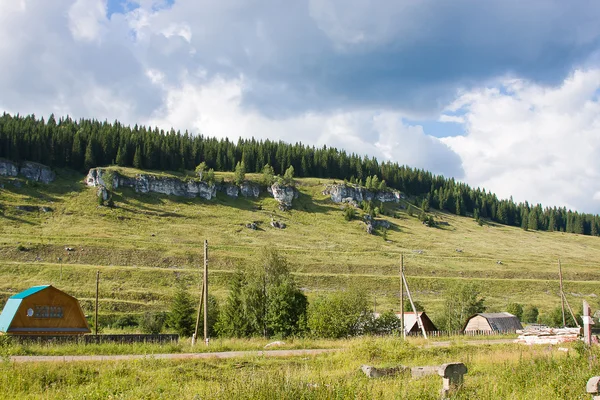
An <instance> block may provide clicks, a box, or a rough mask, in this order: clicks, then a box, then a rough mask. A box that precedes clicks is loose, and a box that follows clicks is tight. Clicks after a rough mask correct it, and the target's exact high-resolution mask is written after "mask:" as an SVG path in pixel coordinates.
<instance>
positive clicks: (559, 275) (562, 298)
mask: <svg viewBox="0 0 600 400" xmlns="http://www.w3.org/2000/svg"><path fill="white" fill-rule="evenodd" d="M558 279H559V283H560V305H561V309H562V319H563V328H564V327H565V326H567V321H566V320H565V294H564V292H563V280H562V267H561V265H560V258H559V259H558Z"/></svg>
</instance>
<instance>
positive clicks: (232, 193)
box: [223, 184, 240, 199]
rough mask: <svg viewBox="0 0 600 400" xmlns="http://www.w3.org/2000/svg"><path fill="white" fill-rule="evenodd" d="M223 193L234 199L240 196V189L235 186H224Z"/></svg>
mask: <svg viewBox="0 0 600 400" xmlns="http://www.w3.org/2000/svg"><path fill="white" fill-rule="evenodd" d="M223 191H224V192H225V194H226V195H227V196H229V197H233V198H236V199H237V197H238V195H239V194H240V188H239V187H237V186H235V185H230V184H225V185H223Z"/></svg>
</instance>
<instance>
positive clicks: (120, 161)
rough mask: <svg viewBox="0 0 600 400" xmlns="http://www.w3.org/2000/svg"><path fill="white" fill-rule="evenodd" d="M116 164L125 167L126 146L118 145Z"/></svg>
mask: <svg viewBox="0 0 600 400" xmlns="http://www.w3.org/2000/svg"><path fill="white" fill-rule="evenodd" d="M116 162H117V165H118V166H120V167H125V166H126V165H127V150H126V147H125V146H124V145H123V146H119V150H118V151H117V159H116Z"/></svg>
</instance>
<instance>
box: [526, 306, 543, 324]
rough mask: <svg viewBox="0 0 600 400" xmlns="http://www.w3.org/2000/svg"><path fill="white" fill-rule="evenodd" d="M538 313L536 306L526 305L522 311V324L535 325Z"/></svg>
mask: <svg viewBox="0 0 600 400" xmlns="http://www.w3.org/2000/svg"><path fill="white" fill-rule="evenodd" d="M539 315H540V312H539V310H538V308H537V307H536V306H532V305H528V306H525V308H524V309H523V322H528V323H535V322H537V320H538V316H539Z"/></svg>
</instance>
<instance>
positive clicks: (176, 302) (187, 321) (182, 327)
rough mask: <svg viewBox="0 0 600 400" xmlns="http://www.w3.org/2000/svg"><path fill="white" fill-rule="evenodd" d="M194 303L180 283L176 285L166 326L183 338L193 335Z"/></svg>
mask: <svg viewBox="0 0 600 400" xmlns="http://www.w3.org/2000/svg"><path fill="white" fill-rule="evenodd" d="M194 314H195V308H194V302H193V300H192V297H191V296H190V294H189V293H188V292H187V290H186V289H185V286H184V285H183V283H182V282H180V283H178V284H177V289H176V292H175V297H174V298H173V303H172V304H171V310H170V312H169V318H168V325H169V327H171V328H173V329H175V331H176V332H177V333H178V334H179V335H180V336H184V337H190V336H192V334H193V333H194V322H195V320H194Z"/></svg>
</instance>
